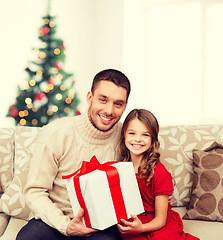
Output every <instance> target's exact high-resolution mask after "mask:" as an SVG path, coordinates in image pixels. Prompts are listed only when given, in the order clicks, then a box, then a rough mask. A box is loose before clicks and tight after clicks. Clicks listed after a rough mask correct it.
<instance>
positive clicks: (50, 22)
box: [7, 0, 80, 127]
mask: <svg viewBox="0 0 223 240" xmlns="http://www.w3.org/2000/svg"><path fill="white" fill-rule="evenodd" d="M50 7H51V3H50V0H48V12H47V15H46V16H44V17H43V23H42V26H41V27H40V28H39V39H40V41H41V43H40V48H34V49H33V53H34V55H35V58H36V60H35V61H30V63H29V66H28V67H27V68H26V69H25V70H26V72H27V74H28V77H29V79H26V80H24V82H23V83H22V84H20V86H19V87H18V91H17V96H16V102H15V103H14V104H12V105H11V106H10V107H9V110H8V113H7V116H8V117H11V118H12V119H13V120H14V121H15V124H16V125H22V126H37V127H41V126H44V125H46V124H47V123H49V122H50V121H52V120H54V119H57V118H60V117H64V116H67V115H79V114H80V112H79V111H78V109H77V107H78V104H79V98H78V95H77V93H76V91H75V88H74V86H75V81H73V79H72V76H73V74H72V73H67V72H66V71H65V70H64V67H65V65H64V62H65V50H66V48H65V44H64V42H63V40H61V39H59V38H58V37H56V36H55V35H56V21H55V20H56V18H55V16H53V15H52V14H51V9H50Z"/></svg>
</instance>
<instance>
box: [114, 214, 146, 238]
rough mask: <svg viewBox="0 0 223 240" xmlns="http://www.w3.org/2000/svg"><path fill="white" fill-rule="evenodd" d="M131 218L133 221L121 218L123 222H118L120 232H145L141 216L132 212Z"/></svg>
mask: <svg viewBox="0 0 223 240" xmlns="http://www.w3.org/2000/svg"><path fill="white" fill-rule="evenodd" d="M131 220H132V221H127V220H124V219H121V223H119V224H117V226H118V229H119V231H120V233H122V234H127V233H140V232H143V224H142V222H141V221H140V220H139V218H138V217H137V216H136V215H134V214H132V215H131Z"/></svg>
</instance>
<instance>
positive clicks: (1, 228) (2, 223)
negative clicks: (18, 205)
mask: <svg viewBox="0 0 223 240" xmlns="http://www.w3.org/2000/svg"><path fill="white" fill-rule="evenodd" d="M9 219H10V216H8V215H6V214H5V213H0V236H2V234H3V233H4V232H5V229H6V227H7V225H8V223H9Z"/></svg>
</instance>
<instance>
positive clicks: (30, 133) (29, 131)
mask: <svg viewBox="0 0 223 240" xmlns="http://www.w3.org/2000/svg"><path fill="white" fill-rule="evenodd" d="M40 129H41V128H37V127H17V128H16V130H15V160H14V177H13V179H12V181H11V182H10V184H9V186H8V188H7V189H6V191H5V192H4V194H3V195H2V197H1V199H0V211H1V212H5V213H6V214H8V215H11V216H15V217H17V218H21V219H25V220H29V219H30V218H31V217H32V214H31V211H30V209H29V208H28V206H27V205H26V202H25V197H24V194H23V189H24V186H25V184H26V180H27V175H28V170H29V163H30V158H31V157H32V152H33V148H34V145H35V140H36V138H37V137H38V134H39V132H40Z"/></svg>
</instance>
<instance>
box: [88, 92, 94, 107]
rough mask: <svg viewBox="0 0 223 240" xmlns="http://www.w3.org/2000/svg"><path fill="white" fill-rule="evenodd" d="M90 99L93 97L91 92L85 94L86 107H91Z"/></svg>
mask: <svg viewBox="0 0 223 240" xmlns="http://www.w3.org/2000/svg"><path fill="white" fill-rule="evenodd" d="M92 97H93V93H92V92H88V93H87V104H88V106H90V105H91V101H92Z"/></svg>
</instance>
